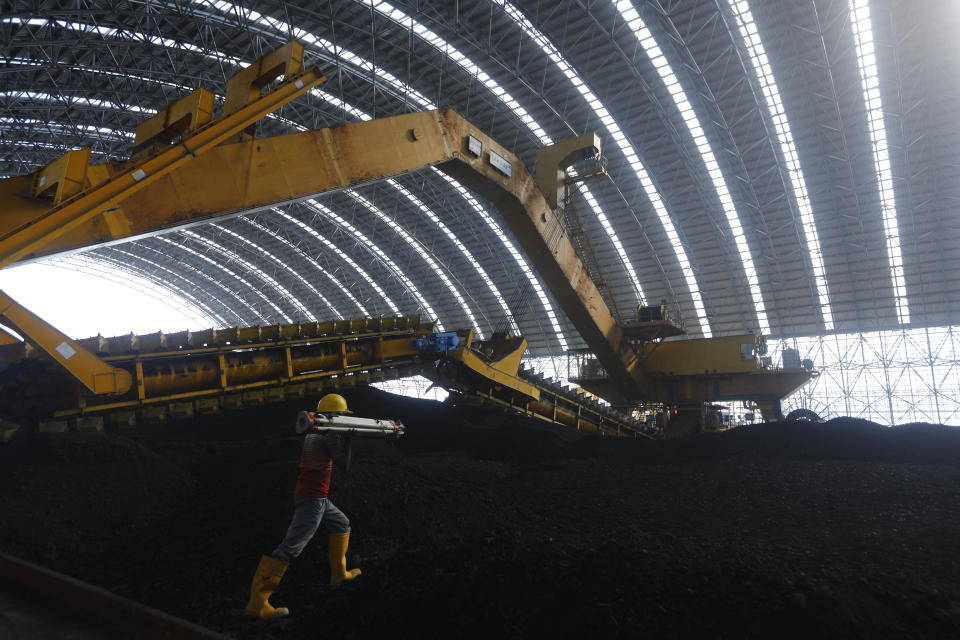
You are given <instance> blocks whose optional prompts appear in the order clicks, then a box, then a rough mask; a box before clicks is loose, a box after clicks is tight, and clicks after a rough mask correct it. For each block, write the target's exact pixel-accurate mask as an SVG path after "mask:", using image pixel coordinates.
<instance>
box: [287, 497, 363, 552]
mask: <svg viewBox="0 0 960 640" xmlns="http://www.w3.org/2000/svg"><path fill="white" fill-rule="evenodd" d="M321 521H322V522H323V527H324V529H326V530H327V531H328V532H329V533H331V534H332V533H350V520H348V519H347V516H345V515H343V511H340V509H337V507H336V506H335V505H334V504H333V503H332V502H330V501H329V500H327V499H326V498H297V499H296V502H295V506H294V510H293V520H291V521H290V528H288V529H287V535H286V536H285V537H284V538H283V542H281V543H280V545H279V546H278V547H277V548H276V549H274V550H273V553H271V554H270V555H271V556H273V557H274V558H279V559H281V560H283V561H284V562H287V563H289V562H291V561H292V560H293V559H294V558H296V557H297V556H299V555H300V553H301V552H302V551H303V549H304V547H306V546H307V543H308V542H310V539H311V538H312V537H313V534H315V533H316V532H317V529H318V528H319V527H320V524H321Z"/></svg>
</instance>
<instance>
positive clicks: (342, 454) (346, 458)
mask: <svg viewBox="0 0 960 640" xmlns="http://www.w3.org/2000/svg"><path fill="white" fill-rule="evenodd" d="M337 439H338V440H339V441H340V442H339V446H338V447H335V448H332V449H333V450H332V451H331V457H332V458H333V464H335V465H337V469H340V471H345V472H346V471H350V460H351V459H352V458H353V435H352V434H349V433H347V434H344V435H342V436H338V437H337Z"/></svg>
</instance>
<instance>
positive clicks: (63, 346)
mask: <svg viewBox="0 0 960 640" xmlns="http://www.w3.org/2000/svg"><path fill="white" fill-rule="evenodd" d="M0 321H3V322H4V323H6V324H7V325H8V326H9V327H10V328H11V329H14V330H15V331H18V332H21V333H23V334H24V335H29V336H30V341H31V343H32V344H34V345H36V346H37V347H38V348H39V349H40V350H41V351H43V352H44V353H45V354H46V355H47V357H49V358H51V359H52V360H53V361H54V362H56V363H57V364H59V365H60V366H61V367H62V368H63V369H65V370H66V371H68V372H69V373H70V374H72V375H73V376H74V378H76V379H77V380H78V381H79V382H80V383H81V384H82V385H83V386H84V387H86V388H87V390H89V391H90V392H91V393H94V394H114V393H126V392H127V391H129V390H130V387H131V385H132V384H133V378H132V377H131V376H130V373H129V372H128V371H124V370H123V369H117V368H115V367H113V366H111V365H109V364H107V363H106V362H104V361H103V360H101V359H100V358H98V357H97V356H95V355H93V354H92V353H90V352H89V351H87V350H86V349H84V348H83V347H81V346H80V345H79V344H78V343H77V342H76V341H74V340H71V339H70V338H68V337H67V336H65V335H64V334H62V333H61V332H60V331H58V330H57V329H55V328H54V327H52V326H50V325H49V324H47V323H46V322H45V321H44V320H43V319H42V318H40V317H39V316H37V315H36V314H34V313H33V312H31V311H30V310H29V309H26V308H25V307H23V306H21V305H20V304H18V303H17V302H16V301H15V300H14V299H13V298H11V297H10V296H8V295H7V294H5V293H4V292H3V291H0ZM4 335H9V334H6V333H5V332H4ZM5 344H10V341H5Z"/></svg>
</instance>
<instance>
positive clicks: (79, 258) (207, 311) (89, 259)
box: [54, 251, 240, 327]
mask: <svg viewBox="0 0 960 640" xmlns="http://www.w3.org/2000/svg"><path fill="white" fill-rule="evenodd" d="M119 253H121V254H123V255H126V256H132V255H133V254H131V253H129V252H126V251H119ZM140 259H142V260H143V262H145V263H146V264H149V265H151V266H152V267H154V268H157V269H160V270H162V271H164V272H165V273H168V274H170V275H172V276H173V277H175V278H176V279H178V280H182V281H183V282H186V283H187V284H188V285H190V286H191V287H193V288H194V289H197V288H199V287H198V286H197V285H196V283H194V282H192V281H191V280H190V279H189V278H186V277H184V276H183V275H182V274H178V273H176V272H174V271H172V270H170V269H167V268H166V267H164V266H162V265H159V264H157V263H155V262H153V261H152V260H147V259H145V258H140ZM61 261H63V262H66V261H69V263H70V264H71V265H72V266H75V267H76V268H78V269H80V270H81V271H85V270H86V269H89V271H87V273H91V274H94V275H98V276H101V277H107V278H108V279H109V277H110V275H112V274H104V273H103V271H104V268H101V269H100V270H97V271H94V270H93V269H92V268H90V266H89V264H90V263H102V262H107V263H110V264H117V263H118V262H120V261H118V260H116V258H110V257H107V256H101V255H96V256H91V255H89V254H82V253H78V254H73V255H70V256H67V257H66V258H65V259H64V258H61V259H58V260H54V262H61ZM83 263H87V264H83ZM120 269H122V270H124V271H127V272H131V271H132V272H133V273H134V275H136V276H138V277H140V278H145V279H148V280H150V281H151V282H154V283H155V284H157V286H160V287H163V288H166V289H170V290H172V291H173V292H174V293H175V294H176V295H178V296H180V297H182V298H184V299H185V300H186V301H187V302H189V303H190V304H192V305H194V306H196V307H198V308H199V309H200V310H202V312H203V315H204V316H206V317H207V319H208V320H212V321H213V324H214V325H218V326H220V327H228V326H230V325H229V324H228V323H227V321H226V320H224V318H223V316H221V315H220V314H219V313H217V312H216V311H214V310H213V309H212V308H211V307H210V305H208V304H207V303H205V302H203V301H202V300H200V299H199V298H197V297H196V296H194V295H193V294H192V293H190V292H189V291H187V290H185V289H184V288H183V287H179V286H177V285H175V284H173V283H172V282H170V281H168V280H161V279H159V278H155V277H151V276H150V275H149V274H147V273H146V272H145V271H143V270H139V269H137V268H136V267H133V266H132V265H129V264H123V266H122V267H120ZM228 309H229V307H228ZM234 315H236V314H234ZM239 317H240V316H239V315H237V318H239Z"/></svg>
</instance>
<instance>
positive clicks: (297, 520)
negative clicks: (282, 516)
mask: <svg viewBox="0 0 960 640" xmlns="http://www.w3.org/2000/svg"><path fill="white" fill-rule="evenodd" d="M317 413H326V414H345V413H353V412H352V411H350V410H348V409H347V401H346V400H345V399H344V398H343V396H341V395H337V394H335V393H330V394H327V395H325V396H323V398H321V399H320V402H319V404H317ZM351 457H352V438H351V436H350V434H346V435H342V436H341V435H336V434H330V435H328V434H325V433H322V432H320V433H318V432H316V431H313V432H311V431H307V433H306V437H305V438H304V440H303V453H302V454H301V456H300V477H299V479H298V480H297V487H296V489H295V491H294V501H295V508H294V512H293V520H292V521H291V522H290V527H289V529H287V535H286V536H285V537H284V539H283V542H281V543H280V545H279V546H278V547H277V548H276V549H274V550H273V552H272V553H271V554H270V555H268V556H263V557H262V558H261V559H260V565H259V566H258V567H257V572H256V573H255V574H254V576H253V583H252V584H251V585H250V602H248V603H247V609H246V612H247V615H251V616H254V617H256V618H264V619H267V618H281V617H283V616H287V615H289V614H290V611H289V609H287V608H286V607H278V608H276V609H275V608H274V607H273V606H272V605H271V604H270V602H269V598H270V596H271V595H272V594H273V592H274V591H275V590H276V588H277V586H278V585H279V584H280V580H281V579H282V578H283V574H284V573H285V572H286V570H287V566H288V565H289V563H290V562H292V561H293V559H294V558H296V557H297V556H299V555H300V553H301V552H302V551H303V549H304V547H306V546H307V543H308V542H310V539H311V538H312V537H313V534H315V533H316V532H317V529H318V528H319V527H320V525H321V522H322V523H323V525H324V528H325V529H327V530H328V531H329V532H330V584H331V585H334V586H339V585H340V584H342V583H343V582H345V581H347V580H353V579H354V578H356V577H357V576H358V575H360V569H351V570H349V571H347V546H348V544H349V542H350V521H349V520H348V519H347V516H345V515H344V514H343V512H342V511H340V509H338V508H337V507H336V506H334V504H333V503H332V502H330V500H329V499H328V498H327V492H328V490H329V488H330V475H331V471H332V468H333V465H334V464H336V465H337V468H338V469H340V470H341V471H344V472H346V471H348V470H349V468H350V458H351Z"/></svg>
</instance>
